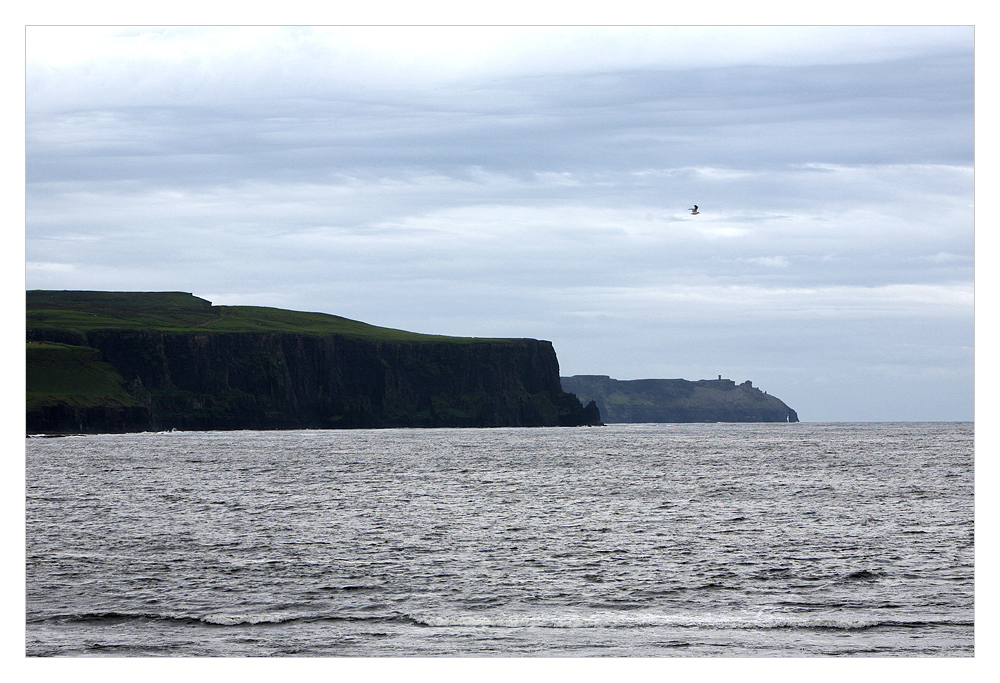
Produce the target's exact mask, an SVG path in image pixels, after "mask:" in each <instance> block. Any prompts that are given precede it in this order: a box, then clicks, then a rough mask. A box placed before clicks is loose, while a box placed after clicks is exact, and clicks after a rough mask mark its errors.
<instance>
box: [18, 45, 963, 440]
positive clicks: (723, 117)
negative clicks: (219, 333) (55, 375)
mask: <svg viewBox="0 0 1000 683" xmlns="http://www.w3.org/2000/svg"><path fill="white" fill-rule="evenodd" d="M25 42H26V50H25V60H26V68H25V86H26V87H25V154H26V171H25V173H26V193H25V245H24V248H25V283H26V287H27V288H28V289H95V290H127V291H167V290H169V291H185V292H191V293H193V294H195V295H196V296H199V297H202V298H204V299H208V300H209V301H211V302H213V303H214V304H218V305H262V306H276V307H280V308H288V309H293V310H304V311H320V312H325V313H332V314H336V315H341V316H345V317H348V318H352V319H356V320H362V321H364V322H368V323H371V324H374V325H380V326H385V327H393V328H399V329H405V330H411V331H415V332H424V333H430V334H447V335H457V336H475V337H531V338H536V339H547V340H550V341H552V343H553V345H554V346H555V349H556V353H557V355H558V358H559V364H560V369H561V374H563V375H574V374H598V375H609V376H611V377H614V378H616V379H623V380H624V379H641V378H678V377H680V378H685V379H702V378H715V377H716V376H718V375H721V376H723V377H726V378H731V379H733V380H735V381H737V382H743V381H744V380H747V379H749V380H751V381H752V382H753V384H754V386H757V387H759V388H761V389H763V390H765V391H767V392H768V393H769V394H773V395H775V396H778V397H779V398H781V399H782V400H784V401H785V402H786V403H787V404H788V405H789V406H791V407H792V408H794V409H795V410H796V411H797V412H798V414H799V417H800V418H801V419H802V420H804V421H813V422H822V421H897V420H972V419H973V414H974V413H973V408H974V405H973V404H974V401H973V398H974V396H973V394H974V391H973V387H974V374H975V373H974V319H975V316H974V313H975V311H974V275H975V273H974V260H975V226H974V158H975V142H974V135H973V134H974V103H975V101H974V87H973V86H974V73H973V67H974V31H973V28H972V27H968V26H923V27H918V26H909V27H863V26H841V27H642V26H633V27H562V28H558V27H523V26H521V27H500V26H478V27H472V26H462V27H459V26H454V27H444V26H439V27H416V26H399V27H388V26H383V27H340V28H323V27H314V28H308V27H305V28H280V27H243V28H225V27H183V28H165V27H159V28H141V27H117V28H116V27H81V26H66V27H57V26H28V27H27V28H26V34H25ZM695 204H697V205H698V206H699V214H698V215H692V214H691V213H690V212H689V210H688V209H689V208H690V207H692V206H694V205H695Z"/></svg>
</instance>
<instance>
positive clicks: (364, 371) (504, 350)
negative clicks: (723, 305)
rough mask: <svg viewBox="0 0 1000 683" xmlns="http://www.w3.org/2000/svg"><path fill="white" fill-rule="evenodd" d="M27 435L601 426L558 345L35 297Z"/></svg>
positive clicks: (197, 308) (140, 295)
mask: <svg viewBox="0 0 1000 683" xmlns="http://www.w3.org/2000/svg"><path fill="white" fill-rule="evenodd" d="M27 304H28V305H27V338H28V342H29V344H28V351H27V367H28V404H27V431H28V433H60V432H62V433H65V432H84V433H86V432H118V431H143V430H169V429H175V428H176V429H181V430H216V429H305V428H319V429H323V428H366V427H367V428H371V427H499V426H525V427H529V426H576V425H584V424H600V415H599V414H598V412H597V408H596V405H590V406H587V407H586V408H585V407H584V406H583V405H582V404H581V403H580V401H579V400H578V399H577V398H576V397H575V396H574V395H572V394H570V393H567V392H564V391H563V390H562V388H561V386H560V383H559V365H558V361H557V359H556V354H555V350H554V349H553V347H552V344H551V343H550V342H547V341H539V340H535V339H477V338H465V337H443V336H434V335H421V334H414V333H410V332H404V331H401V330H391V329H387V328H379V327H375V326H372V325H367V324H365V323H360V322H357V321H353V320H348V319H346V318H340V317H338V316H333V315H327V314H322V313H302V312H297V311H285V310H281V309H274V308H263V307H252V306H213V305H211V303H210V302H208V301H205V300H204V299H199V298H197V297H194V296H192V295H191V294H187V293H181V292H54V291H41V290H36V291H29V292H28V293H27Z"/></svg>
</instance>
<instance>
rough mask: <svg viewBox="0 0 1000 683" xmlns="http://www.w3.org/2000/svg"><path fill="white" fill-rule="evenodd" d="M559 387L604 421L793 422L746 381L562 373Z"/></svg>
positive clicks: (791, 415)
mask: <svg viewBox="0 0 1000 683" xmlns="http://www.w3.org/2000/svg"><path fill="white" fill-rule="evenodd" d="M561 379H562V387H563V389H564V390H566V391H571V392H573V393H574V394H576V395H577V396H579V397H580V400H582V401H594V402H595V403H596V404H597V407H598V408H599V409H600V414H601V416H602V417H603V419H604V421H605V422H608V423H615V422H798V421H799V416H798V415H797V414H796V412H795V411H794V410H792V409H791V408H789V407H788V406H787V405H785V404H784V403H783V402H782V401H781V400H779V399H778V398H776V397H774V396H770V395H768V394H766V393H764V392H762V391H760V390H759V389H756V388H754V386H753V385H752V384H751V383H750V382H749V381H746V382H744V383H743V384H739V385H737V384H736V383H735V382H733V381H732V380H728V379H717V380H714V379H713V380H699V381H696V382H693V381H689V380H684V379H637V380H627V381H622V380H617V379H611V378H610V377H608V376H606V375H575V376H573V377H563V378H561Z"/></svg>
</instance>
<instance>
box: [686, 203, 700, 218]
mask: <svg viewBox="0 0 1000 683" xmlns="http://www.w3.org/2000/svg"><path fill="white" fill-rule="evenodd" d="M688 211H690V212H691V215H692V216H697V215H698V205H697V204H695V205H694V208H693V209H688Z"/></svg>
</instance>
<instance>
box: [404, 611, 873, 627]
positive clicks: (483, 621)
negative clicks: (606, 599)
mask: <svg viewBox="0 0 1000 683" xmlns="http://www.w3.org/2000/svg"><path fill="white" fill-rule="evenodd" d="M409 616H410V618H411V619H413V620H414V621H417V622H419V623H422V624H425V625H427V626H465V627H495V628H524V627H539V628H637V627H650V626H678V627H693V628H719V629H727V628H730V629H733V628H735V629H770V628H841V629H857V628H869V627H871V626H877V625H879V624H880V623H883V622H881V621H877V620H871V619H860V618H855V619H851V618H818V617H796V616H793V615H766V614H746V615H719V616H714V615H690V614H618V613H594V614H557V615H543V614H493V615H489V614H477V615H431V614H411V615H409Z"/></svg>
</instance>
